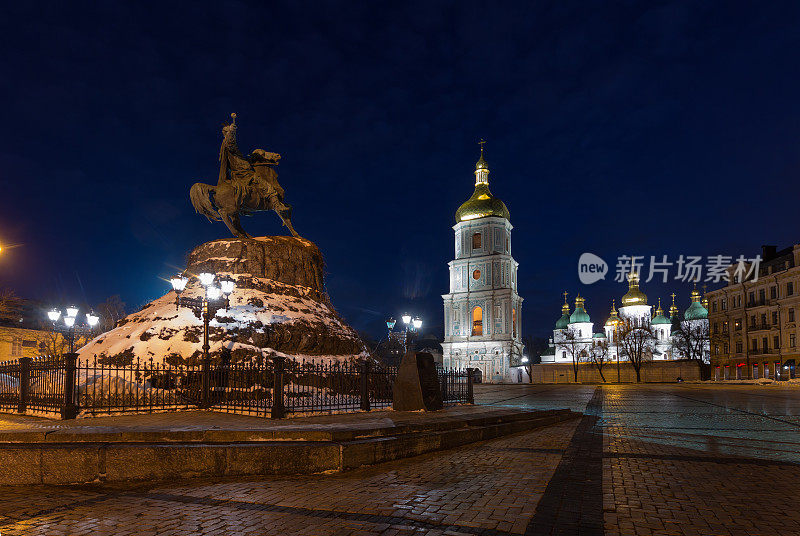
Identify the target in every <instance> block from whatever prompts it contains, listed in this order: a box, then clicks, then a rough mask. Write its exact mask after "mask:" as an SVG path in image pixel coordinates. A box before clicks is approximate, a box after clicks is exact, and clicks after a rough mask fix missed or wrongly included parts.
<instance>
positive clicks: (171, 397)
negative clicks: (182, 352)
mask: <svg viewBox="0 0 800 536" xmlns="http://www.w3.org/2000/svg"><path fill="white" fill-rule="evenodd" d="M438 374H439V380H440V385H441V391H442V399H443V401H444V403H445V404H453V403H460V402H463V403H471V402H472V377H471V373H470V372H468V371H463V370H462V371H457V370H442V369H439V370H438ZM396 377H397V368H395V367H380V366H378V365H377V364H375V363H371V362H370V361H365V360H361V361H357V362H342V363H339V362H329V363H325V362H312V361H300V362H297V361H292V360H289V361H286V360H285V359H284V358H283V357H282V356H274V357H273V358H271V359H268V360H265V361H263V362H247V363H221V364H214V365H212V364H211V363H208V362H207V363H206V364H205V365H202V366H185V365H170V364H167V363H156V362H153V361H152V360H148V361H139V360H136V361H133V362H131V363H127V364H115V363H108V362H106V361H104V360H103V359H96V358H95V359H91V360H78V359H77V354H66V355H65V356H64V357H63V358H41V359H31V358H20V359H17V360H13V361H7V362H4V363H2V364H0V411H5V412H26V411H32V412H40V413H60V414H61V416H62V418H68V419H69V418H74V417H75V416H77V415H78V414H79V413H83V414H84V415H100V414H117V413H152V412H162V411H180V410H186V409H191V408H203V409H211V410H214V411H222V412H227V413H236V414H242V415H254V416H261V417H272V418H281V417H284V416H285V415H287V414H302V413H324V412H328V413H331V412H353V411H359V410H361V411H369V410H371V409H372V408H382V407H388V406H391V405H392V399H393V386H394V382H395V379H396Z"/></svg>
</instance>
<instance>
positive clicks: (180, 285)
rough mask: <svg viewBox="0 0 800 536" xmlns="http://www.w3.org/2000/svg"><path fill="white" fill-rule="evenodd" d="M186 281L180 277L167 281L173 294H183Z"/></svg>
mask: <svg viewBox="0 0 800 536" xmlns="http://www.w3.org/2000/svg"><path fill="white" fill-rule="evenodd" d="M188 281H189V280H188V279H186V278H185V277H183V276H182V275H176V276H175V277H173V278H172V279H170V280H169V282H170V283H171V284H172V288H173V290H175V292H183V289H185V288H186V283H187V282H188Z"/></svg>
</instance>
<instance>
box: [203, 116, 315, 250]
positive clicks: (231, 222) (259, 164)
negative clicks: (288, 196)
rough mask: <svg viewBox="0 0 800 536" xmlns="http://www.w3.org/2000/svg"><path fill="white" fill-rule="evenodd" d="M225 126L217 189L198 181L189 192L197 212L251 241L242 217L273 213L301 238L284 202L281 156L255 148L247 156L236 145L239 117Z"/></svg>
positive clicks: (288, 206) (220, 151) (290, 209)
mask: <svg viewBox="0 0 800 536" xmlns="http://www.w3.org/2000/svg"><path fill="white" fill-rule="evenodd" d="M231 118H232V119H233V121H232V122H231V123H230V124H228V125H225V126H223V127H222V146H221V147H220V149H219V162H220V164H219V179H218V180H217V185H216V186H211V185H210V184H204V183H202V182H198V183H195V184H193V185H192V188H191V189H190V190H189V199H191V201H192V205H193V206H194V209H195V210H196V211H197V212H198V213H200V214H202V215H203V216H205V217H206V218H208V219H209V220H210V221H215V220H216V221H219V220H222V222H223V223H225V225H226V226H227V227H228V229H230V231H231V232H232V233H233V235H234V236H236V237H239V238H252V237H251V236H250V235H249V234H247V232H245V230H244V229H243V228H242V224H241V222H240V221H239V216H240V215H242V214H243V215H245V216H251V215H252V214H253V213H254V212H263V211H268V210H274V211H275V212H276V213H277V214H278V217H280V219H281V221H282V222H283V225H285V226H286V227H288V228H289V231H290V232H291V233H292V236H295V237H297V236H300V235H298V234H297V232H296V231H295V230H294V227H292V207H291V206H290V205H288V204H286V203H284V202H283V188H281V185H280V184H279V183H278V173H277V172H276V171H275V167H276V166H277V165H278V163H279V162H280V159H281V155H279V154H278V153H270V152H267V151H265V150H263V149H256V150H255V151H253V152H252V153H251V154H250V156H248V157H245V156H244V155H242V153H241V152H240V151H239V147H238V145H237V144H236V114H231Z"/></svg>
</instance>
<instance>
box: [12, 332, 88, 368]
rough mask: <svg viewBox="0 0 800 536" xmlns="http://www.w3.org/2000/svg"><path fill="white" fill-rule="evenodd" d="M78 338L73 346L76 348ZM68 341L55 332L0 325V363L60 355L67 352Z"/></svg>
mask: <svg viewBox="0 0 800 536" xmlns="http://www.w3.org/2000/svg"><path fill="white" fill-rule="evenodd" d="M78 342H79V341H78V340H77V339H76V341H75V347H76V348H78V347H79V345H78ZM67 346H68V341H67V340H65V339H64V337H63V336H62V335H61V334H60V333H57V332H53V331H46V330H40V329H30V328H18V327H13V326H0V363H2V362H3V361H8V360H10V359H19V358H20V357H39V356H43V355H61V354H63V353H64V352H68V351H69V348H68V347H67Z"/></svg>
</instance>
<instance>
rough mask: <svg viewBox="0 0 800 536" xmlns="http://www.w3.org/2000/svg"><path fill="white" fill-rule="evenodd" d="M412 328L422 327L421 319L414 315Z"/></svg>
mask: <svg viewBox="0 0 800 536" xmlns="http://www.w3.org/2000/svg"><path fill="white" fill-rule="evenodd" d="M413 322H414V329H419V328H421V327H422V319H421V318H420V317H416V318H415V319H414V320H413Z"/></svg>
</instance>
